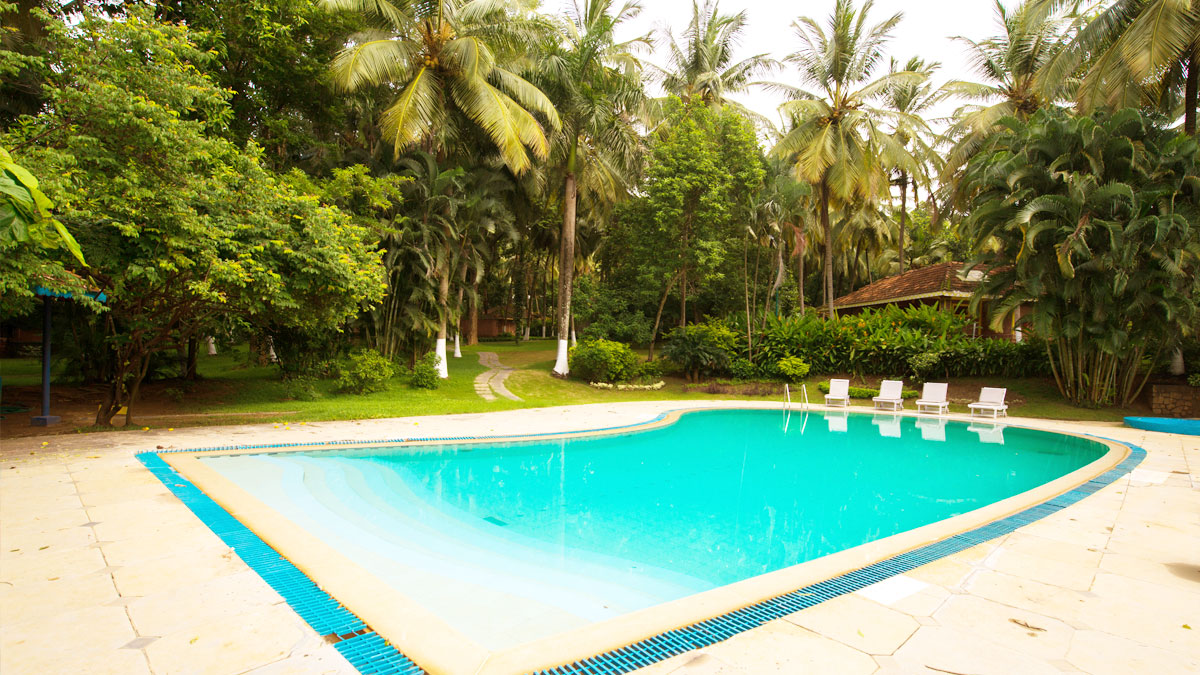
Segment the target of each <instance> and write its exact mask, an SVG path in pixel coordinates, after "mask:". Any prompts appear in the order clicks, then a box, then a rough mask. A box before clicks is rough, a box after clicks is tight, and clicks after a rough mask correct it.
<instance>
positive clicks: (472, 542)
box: [172, 409, 1111, 672]
mask: <svg viewBox="0 0 1200 675" xmlns="http://www.w3.org/2000/svg"><path fill="white" fill-rule="evenodd" d="M666 422H667V423H665V424H660V425H658V426H655V427H653V428H649V429H645V430H638V431H629V432H624V433H611V434H606V435H598V436H588V435H584V436H572V437H555V438H548V439H534V440H528V441H518V442H489V443H482V444H481V443H459V444H435V445H424V446H416V447H414V446H411V445H398V446H391V447H375V448H357V449H352V450H322V451H307V450H306V451H290V452H274V453H261V452H260V453H230V454H217V455H211V454H210V455H204V454H198V455H196V457H195V462H193V463H191V464H188V463H186V462H182V463H181V464H183V466H180V465H177V468H180V469H181V471H183V472H184V473H185V475H189V476H190V477H192V478H193V480H197V482H198V483H200V484H202V487H205V489H206V491H209V492H210V494H213V495H214V497H215V498H217V499H218V501H220V502H222V503H223V504H224V505H226V507H227V508H230V502H233V508H230V510H231V511H233V512H234V513H235V515H238V516H239V518H243V520H249V521H250V522H249V523H248V524H250V525H251V527H252V528H253V529H254V530H255V531H256V532H258V533H259V534H260V535H263V536H264V538H267V539H268V541H270V543H272V545H274V546H275V547H276V548H277V549H279V550H280V551H281V552H283V553H284V554H285V555H288V557H289V558H292V559H293V561H297V560H299V562H298V563H297V564H298V565H299V566H300V567H301V568H302V569H305V571H309V572H310V576H313V578H314V579H316V580H317V581H318V582H319V583H322V585H323V586H326V587H328V586H327V585H326V583H325V582H327V581H328V582H331V584H332V586H335V587H338V588H340V589H341V592H338V591H336V590H335V591H334V595H335V597H338V598H339V599H342V600H343V602H347V604H348V606H350V607H351V608H352V609H355V610H356V611H358V607H356V606H355V602H353V601H349V602H348V601H347V598H345V597H343V595H348V596H353V597H355V598H363V599H368V600H367V601H368V602H375V603H376V604H382V605H386V606H390V607H391V608H392V611H391V613H390V615H389V616H382V615H381V610H380V609H379V608H374V609H372V610H371V611H369V612H367V613H369V614H372V616H371V617H370V618H368V617H366V616H364V618H368V620H369V621H370V623H371V624H372V626H373V627H375V628H376V630H378V631H379V632H381V633H382V634H384V635H386V636H389V637H393V640H394V641H398V642H401V643H409V645H410V647H409V649H415V650H417V651H419V652H422V653H426V654H428V653H432V652H434V651H436V650H437V649H442V650H448V651H452V652H453V656H447V657H445V658H446V659H447V660H443V657H440V656H439V657H437V660H438V662H439V663H445V664H446V667H445V668H442V670H445V671H446V672H459V671H460V669H462V670H465V669H467V668H468V667H469V666H468V665H467V664H470V663H476V664H478V663H482V662H485V661H489V660H491V661H492V662H497V659H496V658H495V657H496V655H498V654H499V655H503V654H507V653H516V652H521V653H524V654H525V655H529V654H538V653H540V654H546V653H547V650H546V649H538V648H536V647H534V648H531V647H530V646H531V645H533V646H536V645H539V644H540V645H543V646H544V645H545V644H546V643H547V642H556V643H562V642H563V640H562V639H561V638H562V636H563V635H565V634H571V633H575V634H581V635H588V636H591V637H592V638H599V637H604V638H605V639H603V640H600V639H593V640H590V641H589V640H585V641H584V642H588V643H589V644H601V643H603V644H608V643H609V642H612V641H613V640H617V639H618V636H629V635H637V634H640V636H641V637H645V636H646V635H650V634H653V633H654V632H660V631H662V630H666V629H669V628H673V627H675V626H676V625H682V624H680V621H683V620H685V619H690V620H691V621H695V620H699V619H703V618H706V617H707V616H713V615H714V614H717V613H720V612H721V611H727V609H728V608H734V607H737V606H741V605H744V604H748V603H749V602H754V601H757V600H760V599H762V598H763V597H769V596H770V595H771V594H772V593H774V594H778V593H780V592H783V590H780V589H784V590H790V589H794V588H797V587H798V586H797V585H794V584H796V583H797V580H798V579H802V578H808V577H804V576H803V575H802V572H804V571H805V570H813V571H814V572H810V574H811V573H815V574H816V575H817V576H820V575H821V574H825V575H826V576H828V574H827V572H825V571H823V570H825V569H826V568H825V567H822V565H823V564H825V563H826V562H828V561H832V560H835V559H837V560H839V561H842V562H848V563H849V564H848V566H847V567H845V568H844V569H853V568H854V567H855V565H856V564H858V565H861V564H862V563H856V562H855V561H859V560H861V561H864V562H870V561H871V560H872V559H878V558H879V557H884V554H881V553H880V552H879V550H876V551H874V552H872V551H871V550H870V549H871V548H872V546H875V545H877V544H879V543H882V542H884V541H885V540H886V541H887V542H891V543H892V545H893V548H895V546H899V548H895V551H896V552H898V551H902V550H906V548H911V547H912V545H914V544H919V543H921V542H925V541H930V540H935V539H937V538H939V535H935V534H931V533H929V532H926V531H927V530H928V529H929V528H930V527H931V526H936V525H935V524H937V525H944V524H945V523H946V522H947V521H948V520H950V522H953V520H951V519H956V517H959V516H963V515H964V514H971V513H979V510H980V509H984V507H989V505H992V508H996V505H999V506H1000V509H999V510H998V511H996V516H999V515H1003V514H1004V513H1007V512H1009V511H1011V510H1012V508H1011V507H1010V506H1009V507H1006V506H1003V503H1004V502H1005V501H1006V500H1010V499H1011V498H1013V497H1015V496H1017V495H1021V494H1023V493H1027V492H1028V491H1030V490H1033V489H1035V488H1038V487H1039V486H1044V485H1046V484H1048V483H1053V482H1054V481H1056V480H1061V479H1063V478H1064V477H1068V479H1071V480H1074V479H1072V478H1071V476H1072V474H1076V478H1078V475H1077V474H1078V472H1079V470H1080V469H1082V468H1084V467H1088V466H1089V465H1091V464H1093V463H1095V462H1097V461H1098V460H1100V459H1101V458H1103V457H1105V456H1106V454H1111V453H1110V450H1111V449H1110V447H1109V446H1108V445H1106V444H1102V443H1099V442H1096V441H1092V440H1088V439H1084V438H1080V437H1076V436H1066V435H1061V434H1053V433H1048V432H1042V431H1035V430H1030V429H1023V428H1018V427H1004V426H993V425H990V424H989V425H978V426H976V425H967V424H965V423H960V422H953V421H947V420H945V419H937V418H913V417H906V416H894V415H890V414H889V415H876V416H872V415H864V414H845V413H827V414H822V413H811V414H799V413H793V414H791V415H784V414H781V413H780V412H779V411H768V410H729V409H725V410H705V411H691V412H686V413H683V414H680V415H677V416H675V418H673V419H670V420H667V421H666ZM172 463H175V462H172ZM197 464H198V465H199V466H197ZM1093 468H1094V467H1093ZM1097 472H1098V471H1097ZM1080 480H1086V477H1083V478H1079V479H1078V480H1075V482H1080ZM1067 487H1070V485H1063V486H1061V487H1057V488H1054V490H1055V491H1057V492H1061V491H1062V490H1063V489H1066V488H1067ZM1055 491H1052V492H1050V493H1049V494H1048V496H1049V495H1052V494H1054V493H1055ZM1044 498H1045V497H1043V499H1044ZM1005 509H1007V510H1005ZM984 510H986V509H984ZM986 519H987V518H985V519H984V520H983V521H979V522H986ZM955 527H957V526H955ZM952 531H953V530H951V532H952ZM914 533H921V534H920V535H919V536H916V535H915V534H914ZM946 534H947V533H943V534H941V535H940V536H943V537H944V536H946ZM906 537H907V539H906ZM876 548H877V547H876ZM314 555H315V557H314ZM839 556H840V557H839ZM322 557H323V559H322ZM805 563H808V564H805ZM839 564H841V563H839ZM828 569H833V568H828ZM314 571H315V573H314ZM330 574H333V575H341V576H342V577H344V578H343V579H341V580H340V581H339V580H336V579H329V578H327V577H329V575H330ZM789 584H792V585H789ZM801 585H802V584H801ZM747 594H749V595H747ZM739 603H741V605H739ZM383 611H386V609H385V610H383ZM360 614H361V613H360ZM393 615H394V616H393ZM401 617H402V618H401ZM630 617H632V618H631V619H630V621H631V622H632V623H633V624H637V626H636V627H635V628H630V627H629V626H628V625H621V624H622V620H623V619H626V618H630ZM381 621H382V622H384V623H388V624H390V631H389V630H383V629H382V628H381V627H380V625H379V624H380V622H381ZM630 621H626V622H625V623H626V624H628V623H630ZM416 633H420V634H421V637H420V639H419V640H412V639H409V638H412V636H413V635H414V634H416ZM621 639H625V638H624V637H621ZM417 642H421V643H423V644H422V645H419V646H418V645H417V644H416V643H417ZM567 642H570V640H567ZM403 646H404V645H403V644H402V647H403ZM567 651H569V650H567ZM406 653H408V652H407V651H406ZM563 653H567V652H566V651H564V652H563ZM591 653H595V651H592V652H591ZM588 655H589V654H588V653H580V654H576V655H575V656H576V657H578V656H588ZM547 658H551V660H550V661H546V663H531V664H530V665H538V666H544V665H549V664H552V663H553V660H552V659H553V657H547ZM514 659H515V657H514ZM499 661H504V659H499ZM518 661H519V659H516V660H513V661H512V662H513V663H517V662H518ZM427 667H428V666H427ZM497 672H503V671H501V670H498V671H497ZM513 672H517V671H516V670H514V671H513Z"/></svg>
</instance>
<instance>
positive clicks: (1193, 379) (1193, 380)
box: [1188, 373, 1200, 387]
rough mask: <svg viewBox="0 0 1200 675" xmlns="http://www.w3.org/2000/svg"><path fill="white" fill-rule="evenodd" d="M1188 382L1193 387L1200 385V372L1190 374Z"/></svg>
mask: <svg viewBox="0 0 1200 675" xmlns="http://www.w3.org/2000/svg"><path fill="white" fill-rule="evenodd" d="M1188 384H1190V385H1192V386H1193V387H1200V373H1192V374H1191V375H1190V376H1188Z"/></svg>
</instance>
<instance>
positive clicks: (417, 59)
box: [322, 0, 559, 174]
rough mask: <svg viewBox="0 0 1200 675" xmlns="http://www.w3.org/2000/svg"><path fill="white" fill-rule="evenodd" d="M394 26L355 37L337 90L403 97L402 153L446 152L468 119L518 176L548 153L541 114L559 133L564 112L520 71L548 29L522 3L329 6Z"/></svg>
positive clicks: (399, 118) (356, 2)
mask: <svg viewBox="0 0 1200 675" xmlns="http://www.w3.org/2000/svg"><path fill="white" fill-rule="evenodd" d="M322 3H323V4H324V6H325V7H327V8H329V9H335V10H349V11H356V12H360V13H363V14H366V15H367V16H369V17H371V18H372V19H375V20H378V21H380V22H381V23H382V24H383V25H384V26H385V27H384V28H381V29H375V30H371V31H367V32H364V33H360V34H357V35H354V36H351V39H350V44H349V45H348V46H347V47H346V48H345V49H344V50H343V51H342V52H341V53H340V54H339V55H338V57H337V59H336V60H335V61H334V63H333V77H334V83H335V84H336V85H337V86H338V87H340V88H341V89H343V90H345V91H349V92H354V91H357V90H360V89H364V88H367V87H375V86H379V85H386V86H389V87H394V88H395V89H397V90H398V91H399V93H398V94H397V95H396V98H395V100H394V101H393V102H392V104H391V105H390V106H389V107H388V108H387V110H385V111H384V113H383V117H382V124H383V130H384V133H385V135H386V136H387V137H388V138H389V139H390V140H391V141H392V143H393V145H394V148H395V153H396V155H397V156H398V155H399V154H400V152H401V151H402V150H404V149H406V148H409V147H411V146H414V145H419V144H424V146H425V148H426V149H427V150H431V151H433V150H441V149H442V148H443V147H444V146H445V145H446V143H445V141H446V138H453V137H455V136H456V135H457V132H456V130H455V129H454V127H455V125H456V124H457V123H458V122H459V121H460V120H461V119H462V118H465V119H467V120H470V121H471V122H472V123H474V124H475V125H478V126H479V127H480V128H482V129H483V130H484V131H485V132H486V133H487V135H488V137H489V138H490V139H491V141H492V143H494V144H495V146H496V148H497V150H498V151H499V152H500V156H501V157H502V158H503V161H504V163H505V164H507V165H508V167H509V168H510V169H512V171H513V172H514V173H518V174H519V173H522V172H524V171H525V170H527V169H528V168H529V167H530V159H529V154H528V152H527V148H528V150H532V151H533V154H534V155H535V156H537V157H538V158H540V159H545V158H546V157H547V156H548V154H549V143H548V141H547V139H546V134H545V132H544V130H543V129H542V125H541V124H540V123H539V122H538V120H537V119H536V118H535V117H534V115H533V113H540V114H541V115H542V116H543V117H544V118H545V120H546V121H548V122H549V124H550V125H551V126H552V127H553V128H555V129H557V128H558V126H559V119H558V114H557V113H556V111H555V109H554V106H553V105H551V103H550V100H549V99H548V98H546V95H545V94H544V93H542V91H541V90H540V89H538V88H537V87H535V86H534V85H532V84H530V83H529V82H528V81H526V80H525V79H524V78H522V77H521V76H519V75H517V74H516V72H514V69H513V68H512V67H513V66H520V65H521V63H522V61H523V60H524V57H522V56H521V55H522V54H524V51H525V47H526V46H527V45H528V44H530V43H533V42H537V41H539V40H540V39H541V37H542V36H543V35H544V34H545V33H546V30H547V29H548V25H547V24H546V23H545V22H544V21H543V20H541V19H538V18H531V17H530V16H527V15H526V13H525V12H523V11H522V10H521V8H520V5H519V4H518V3H516V2H515V1H510V0H492V1H490V2H482V1H475V2H470V1H466V2H464V1H463V0H433V1H429V2H414V1H405V0H322Z"/></svg>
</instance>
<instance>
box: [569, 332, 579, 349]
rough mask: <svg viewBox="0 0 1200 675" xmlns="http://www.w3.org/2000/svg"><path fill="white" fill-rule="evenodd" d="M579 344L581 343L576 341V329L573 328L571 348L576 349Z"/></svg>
mask: <svg viewBox="0 0 1200 675" xmlns="http://www.w3.org/2000/svg"><path fill="white" fill-rule="evenodd" d="M577 344H579V341H578V340H576V339H575V329H574V328H572V329H571V346H572V347H574V346H575V345H577Z"/></svg>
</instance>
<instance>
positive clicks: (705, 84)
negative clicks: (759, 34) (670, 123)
mask: <svg viewBox="0 0 1200 675" xmlns="http://www.w3.org/2000/svg"><path fill="white" fill-rule="evenodd" d="M745 28H746V12H745V10H742V11H740V12H738V13H737V14H721V12H720V8H719V7H718V6H717V2H716V0H705V2H704V6H703V7H701V6H700V5H699V4H697V3H696V2H695V0H693V2H692V20H691V22H690V23H688V27H687V29H686V30H685V31H684V33H683V44H682V45H681V44H680V43H679V42H678V41H676V39H675V36H673V35H671V34H670V33H668V34H667V36H666V37H667V41H668V43H669V44H668V46H669V48H670V52H671V56H670V59H669V66H668V67H667V68H660V67H658V66H652V67H653V68H654V69H655V70H656V71H658V76H659V77H660V78H661V80H662V85H663V89H665V90H666V91H667V93H668V94H674V95H675V96H678V97H679V98H680V99H682V100H683V102H684V103H688V102H691V101H693V100H699V101H703V102H704V103H706V104H708V105H714V106H720V105H732V106H734V107H735V108H737V110H738V112H740V113H742V114H744V115H747V116H750V117H758V115H757V114H755V113H753V112H750V111H749V110H747V109H746V108H745V107H743V106H742V105H741V104H738V103H736V102H734V101H731V100H729V99H728V98H727V96H728V95H729V94H737V93H741V92H744V91H746V90H747V89H749V88H750V87H751V86H754V84H755V83H754V82H752V79H753V78H754V77H755V76H757V75H759V74H761V73H764V72H767V71H769V70H771V69H773V68H774V67H776V66H777V65H778V64H777V63H776V62H775V61H773V60H772V59H770V58H769V57H768V56H767V55H766V54H755V55H754V56H750V57H748V58H745V59H742V60H740V61H734V59H733V52H734V50H735V49H736V48H737V47H738V44H739V43H740V42H741V38H742V33H743V31H744V30H745ZM664 101H665V99H660V100H659V101H656V102H655V103H656V104H657V107H659V108H661V103H662V102H664Z"/></svg>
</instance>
